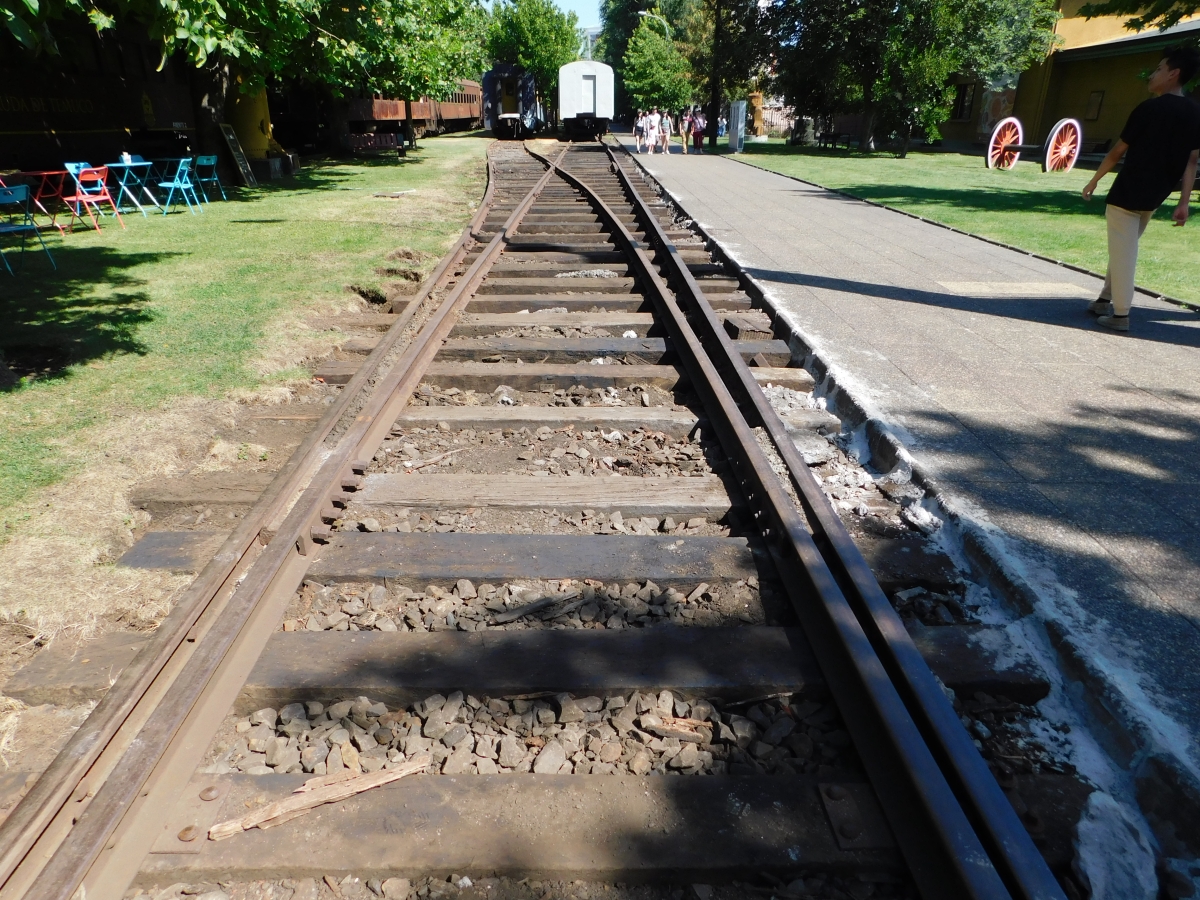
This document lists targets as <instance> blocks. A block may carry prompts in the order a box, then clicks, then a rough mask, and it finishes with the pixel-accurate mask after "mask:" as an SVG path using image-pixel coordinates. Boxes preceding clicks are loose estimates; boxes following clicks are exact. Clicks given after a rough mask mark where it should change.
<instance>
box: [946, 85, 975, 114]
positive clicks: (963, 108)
mask: <svg viewBox="0 0 1200 900" xmlns="http://www.w3.org/2000/svg"><path fill="white" fill-rule="evenodd" d="M974 99H975V85H974V84H956V85H955V86H954V108H953V110H952V111H951V113H950V118H951V119H953V120H955V121H963V120H965V119H969V118H971V104H972V101H974Z"/></svg>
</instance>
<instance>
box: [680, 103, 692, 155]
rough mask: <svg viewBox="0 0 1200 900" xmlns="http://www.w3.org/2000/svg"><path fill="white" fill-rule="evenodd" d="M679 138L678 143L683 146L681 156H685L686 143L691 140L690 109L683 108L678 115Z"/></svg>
mask: <svg viewBox="0 0 1200 900" xmlns="http://www.w3.org/2000/svg"><path fill="white" fill-rule="evenodd" d="M679 137H680V141H679V142H680V143H681V144H682V145H683V155H684V156H687V148H688V141H690V140H691V139H692V110H691V108H690V107H686V106H685V107H684V109H683V112H682V113H680V115H679Z"/></svg>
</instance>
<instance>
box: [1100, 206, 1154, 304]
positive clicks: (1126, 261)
mask: <svg viewBox="0 0 1200 900" xmlns="http://www.w3.org/2000/svg"><path fill="white" fill-rule="evenodd" d="M1152 215H1154V210H1152V209H1146V210H1133V209H1123V208H1121V207H1120V206H1113V205H1112V204H1111V203H1110V204H1109V205H1107V206H1106V207H1104V218H1105V220H1106V221H1107V222H1108V272H1107V273H1105V275H1104V288H1103V289H1102V290H1101V291H1100V299H1102V300H1111V301H1112V305H1113V315H1117V316H1127V315H1129V308H1130V307H1131V306H1133V285H1134V272H1135V271H1136V270H1137V254H1138V238H1140V237H1141V236H1142V232H1143V231H1145V230H1146V226H1147V225H1148V224H1149V223H1150V217H1151V216H1152Z"/></svg>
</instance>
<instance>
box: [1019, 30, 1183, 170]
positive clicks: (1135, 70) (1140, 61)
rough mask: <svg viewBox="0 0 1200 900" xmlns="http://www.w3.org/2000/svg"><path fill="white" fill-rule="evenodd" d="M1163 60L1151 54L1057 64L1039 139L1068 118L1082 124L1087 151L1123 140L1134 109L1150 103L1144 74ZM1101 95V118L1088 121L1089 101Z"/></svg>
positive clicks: (1156, 54)
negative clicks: (1095, 94)
mask: <svg viewBox="0 0 1200 900" xmlns="http://www.w3.org/2000/svg"><path fill="white" fill-rule="evenodd" d="M1161 57H1162V52H1161V51H1159V50H1150V51H1146V52H1142V53H1130V54H1128V55H1125V56H1109V57H1101V58H1099V59H1080V60H1067V61H1064V60H1061V59H1060V60H1057V61H1056V64H1055V66H1054V77H1053V79H1052V82H1051V85H1050V90H1049V92H1048V94H1047V97H1046V104H1045V108H1044V110H1043V112H1042V116H1041V120H1040V122H1039V123H1038V135H1039V138H1040V137H1042V136H1045V135H1046V134H1048V133H1049V131H1050V129H1051V128H1052V127H1053V126H1054V123H1055V122H1057V121H1058V120H1059V119H1062V118H1065V117H1068V116H1069V117H1070V118H1072V119H1078V120H1079V121H1080V122H1081V123H1082V124H1083V140H1084V146H1085V149H1088V148H1089V145H1092V144H1097V143H1105V142H1109V143H1110V145H1111V142H1112V141H1115V140H1116V139H1117V138H1118V137H1120V134H1121V129H1122V128H1123V127H1124V126H1125V120H1126V119H1128V118H1129V114H1130V113H1131V112H1132V111H1133V110H1134V108H1135V107H1136V106H1137V105H1138V104H1139V103H1141V102H1142V101H1143V100H1148V99H1150V94H1149V93H1148V92H1147V90H1146V82H1145V80H1144V79H1143V77H1142V74H1143V73H1144V72H1146V71H1148V70H1150V69H1153V68H1154V67H1155V66H1156V65H1158V60H1159V59H1160V58H1161ZM1101 91H1102V92H1103V98H1102V100H1101V102H1100V111H1099V112H1100V114H1099V117H1098V118H1096V119H1089V118H1088V116H1087V114H1088V103H1089V99H1090V98H1091V96H1092V94H1093V93H1097V92H1101Z"/></svg>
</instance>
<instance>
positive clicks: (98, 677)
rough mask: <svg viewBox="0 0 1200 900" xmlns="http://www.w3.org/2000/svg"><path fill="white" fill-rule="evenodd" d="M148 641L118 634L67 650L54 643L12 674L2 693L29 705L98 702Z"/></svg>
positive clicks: (144, 638)
mask: <svg viewBox="0 0 1200 900" xmlns="http://www.w3.org/2000/svg"><path fill="white" fill-rule="evenodd" d="M147 640H148V636H147V635H145V634H140V633H135V632H128V631H119V632H115V633H113V634H106V635H103V636H102V637H99V638H97V639H96V640H93V641H87V642H86V643H84V644H82V645H81V646H79V647H76V648H73V649H72V650H70V651H66V650H64V649H63V648H61V647H59V646H58V645H57V644H54V645H52V646H51V647H50V648H48V649H46V650H43V651H42V652H41V653H39V654H38V655H37V656H35V657H34V658H33V659H32V660H30V661H29V662H28V663H26V665H25V666H24V667H23V668H21V669H20V670H19V671H18V672H17V673H16V674H14V675H13V676H12V677H11V678H10V679H9V680H8V683H7V684H5V685H4V693H5V694H6V695H7V696H9V697H12V698H13V699H15V700H20V701H21V702H22V703H26V704H28V705H29V706H38V705H40V704H42V703H55V704H58V705H60V706H69V705H73V704H79V703H87V702H89V701H91V700H99V699H100V698H101V697H103V696H104V694H105V692H107V691H108V689H109V687H111V686H112V684H113V682H115V681H116V680H117V676H118V675H120V674H121V670H122V669H124V668H125V667H126V666H127V665H129V663H130V662H131V661H132V660H133V658H134V657H135V656H137V654H138V651H139V650H141V649H142V646H143V645H144V644H145V643H146V641H147Z"/></svg>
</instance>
